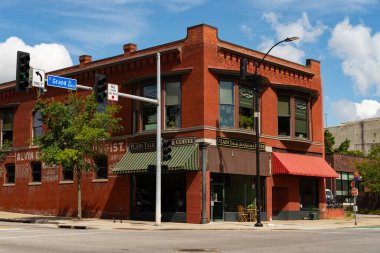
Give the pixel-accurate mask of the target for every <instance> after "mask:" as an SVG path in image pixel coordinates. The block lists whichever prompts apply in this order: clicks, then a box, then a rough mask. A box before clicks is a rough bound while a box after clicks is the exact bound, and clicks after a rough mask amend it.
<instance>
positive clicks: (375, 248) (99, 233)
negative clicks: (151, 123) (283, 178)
mask: <svg viewBox="0 0 380 253" xmlns="http://www.w3.org/2000/svg"><path fill="white" fill-rule="evenodd" d="M0 252H1V253H2V252H7V253H8V252H12V253H20V252H28V253H33V252H39V253H44V252H49V253H50V252H57V253H59V252H102V253H108V252H260V253H264V252H276V253H280V252H281V253H282V252H292V253H297V252H318V253H321V252H323V253H326V252H334V253H336V252H344V253H349V252H355V253H357V252H366V253H370V252H376V253H378V252H380V227H372V228H359V227H358V228H352V229H334V230H331V229H329V230H276V231H263V230H261V231H257V230H255V231H243V230H240V231H239V230H234V231H213V230H210V231H202V230H155V231H146V230H126V229H108V230H103V229H84V230H80V229H62V228H57V227H56V226H54V225H40V224H20V223H1V222H0Z"/></svg>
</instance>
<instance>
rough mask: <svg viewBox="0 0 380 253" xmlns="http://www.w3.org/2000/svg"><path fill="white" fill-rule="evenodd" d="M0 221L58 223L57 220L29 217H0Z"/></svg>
mask: <svg viewBox="0 0 380 253" xmlns="http://www.w3.org/2000/svg"><path fill="white" fill-rule="evenodd" d="M0 221H2V222H15V223H16V222H17V223H36V224H58V222H57V221H50V220H47V219H29V218H0Z"/></svg>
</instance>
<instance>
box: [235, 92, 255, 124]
mask: <svg viewBox="0 0 380 253" xmlns="http://www.w3.org/2000/svg"><path fill="white" fill-rule="evenodd" d="M253 125H254V118H253V90H252V89H249V88H246V87H241V86H240V87H239V127H240V128H242V129H252V128H253Z"/></svg>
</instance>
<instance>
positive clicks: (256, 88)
mask: <svg viewBox="0 0 380 253" xmlns="http://www.w3.org/2000/svg"><path fill="white" fill-rule="evenodd" d="M265 56H266V55H265ZM265 56H264V58H265ZM264 58H263V60H264ZM257 68H258V63H257V62H256V64H255V74H254V76H253V87H254V92H255V112H254V116H255V133H256V140H255V142H256V207H257V218H256V224H255V227H262V226H263V224H262V223H261V178H260V131H259V118H260V107H259V106H260V103H259V98H260V94H259V93H260V88H261V87H260V85H261V83H260V82H261V78H260V80H258V79H259V78H258V75H257Z"/></svg>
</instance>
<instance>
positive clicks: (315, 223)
mask: <svg viewBox="0 0 380 253" xmlns="http://www.w3.org/2000/svg"><path fill="white" fill-rule="evenodd" d="M0 221H6V222H22V223H39V224H50V225H52V226H57V227H60V228H75V229H127V230H266V231H268V230H314V229H336V228H354V227H377V228H380V216H379V215H360V214H359V215H358V216H357V225H355V220H354V219H353V218H340V219H322V220H274V221H270V222H267V221H264V222H262V223H263V227H255V226H254V225H255V223H254V222H227V221H226V222H210V223H208V224H187V223H174V222H162V223H161V225H159V226H157V225H155V222H152V221H135V220H122V222H120V220H116V221H115V222H114V221H113V220H106V219H89V218H85V219H82V220H80V221H79V220H77V219H74V218H67V217H55V216H42V215H32V214H21V213H11V212H0Z"/></svg>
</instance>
